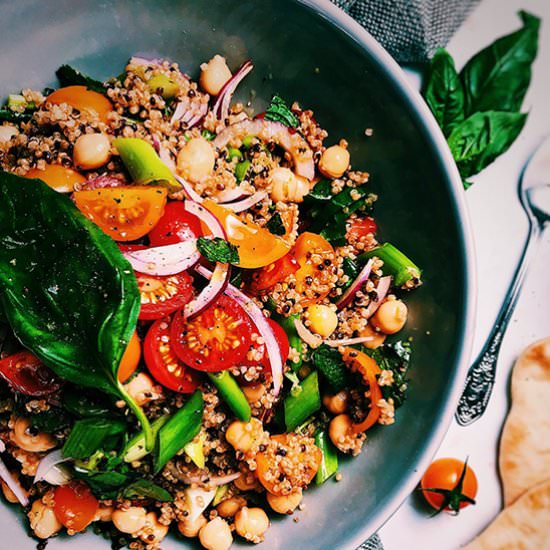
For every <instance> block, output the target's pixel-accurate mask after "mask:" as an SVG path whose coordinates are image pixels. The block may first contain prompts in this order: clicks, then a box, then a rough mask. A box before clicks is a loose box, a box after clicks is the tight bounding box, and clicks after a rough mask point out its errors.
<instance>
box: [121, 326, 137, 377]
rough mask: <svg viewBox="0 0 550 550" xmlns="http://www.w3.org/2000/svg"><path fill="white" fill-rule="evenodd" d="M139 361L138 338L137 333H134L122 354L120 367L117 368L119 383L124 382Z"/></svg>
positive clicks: (132, 372)
mask: <svg viewBox="0 0 550 550" xmlns="http://www.w3.org/2000/svg"><path fill="white" fill-rule="evenodd" d="M140 359H141V344H140V342H139V336H138V335H137V332H135V331H134V334H132V337H131V338H130V341H129V342H128V345H127V346H126V349H125V350H124V353H123V354H122V359H121V360H120V365H119V366H118V373H117V374H118V380H119V382H126V380H128V378H130V376H132V374H134V372H135V370H136V369H137V367H138V365H139V360H140Z"/></svg>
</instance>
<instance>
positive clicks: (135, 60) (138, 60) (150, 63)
mask: <svg viewBox="0 0 550 550" xmlns="http://www.w3.org/2000/svg"><path fill="white" fill-rule="evenodd" d="M163 61H164V60H163V59H162V58H160V57H153V58H152V59H147V58H146V57H141V56H136V55H135V56H133V57H131V58H130V62H129V63H128V65H135V66H136V67H158V66H159V65H162V62H163Z"/></svg>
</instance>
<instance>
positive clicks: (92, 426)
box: [63, 418, 126, 459]
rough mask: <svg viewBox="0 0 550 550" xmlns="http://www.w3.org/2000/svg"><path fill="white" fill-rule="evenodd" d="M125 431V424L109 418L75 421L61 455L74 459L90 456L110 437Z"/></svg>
mask: <svg viewBox="0 0 550 550" xmlns="http://www.w3.org/2000/svg"><path fill="white" fill-rule="evenodd" d="M125 431H126V422H124V421H123V420H116V419H111V418H86V419H85V420H77V421H76V422H75V424H74V426H73V429H72V430H71V433H70V434H69V437H68V438H67V441H65V444H64V445H63V455H64V456H68V457H71V458H75V459H84V458H89V457H90V456H92V455H93V454H94V453H95V452H96V451H97V450H99V449H100V448H101V446H102V445H103V442H104V441H105V440H106V439H107V438H108V437H110V436H113V435H119V434H121V433H123V432H125Z"/></svg>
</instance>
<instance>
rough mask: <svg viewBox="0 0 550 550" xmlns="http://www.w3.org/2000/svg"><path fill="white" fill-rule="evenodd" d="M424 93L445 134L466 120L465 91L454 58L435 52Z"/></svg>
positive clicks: (445, 53)
mask: <svg viewBox="0 0 550 550" xmlns="http://www.w3.org/2000/svg"><path fill="white" fill-rule="evenodd" d="M424 83H425V84H424V89H423V92H422V93H423V95H424V98H425V99H426V102H427V103H428V105H429V106H430V109H431V110H432V113H433V114H434V116H435V118H436V120H437V122H438V124H439V126H440V127H441V129H442V130H443V133H444V134H445V136H448V135H449V134H450V133H451V131H452V129H453V128H454V127H455V126H456V125H457V124H458V123H460V122H461V121H463V120H464V91H463V89H462V82H461V81H460V78H459V77H458V73H457V72H456V69H455V64H454V61H453V58H452V57H451V56H450V55H449V53H447V51H446V50H444V49H439V50H437V51H436V52H435V55H434V56H433V58H432V60H431V62H430V64H429V66H428V70H427V73H426V76H425V77H424Z"/></svg>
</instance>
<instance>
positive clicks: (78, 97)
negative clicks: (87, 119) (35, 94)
mask: <svg viewBox="0 0 550 550" xmlns="http://www.w3.org/2000/svg"><path fill="white" fill-rule="evenodd" d="M46 102H47V103H53V104H54V105H61V104H62V103H66V104H67V105H70V106H71V107H73V109H78V110H79V111H94V112H95V113H97V116H98V117H99V120H101V121H102V122H107V116H108V115H109V113H110V112H111V111H112V110H113V105H112V103H111V102H110V101H109V100H108V99H107V98H106V97H105V96H104V95H102V94H100V93H98V92H94V91H92V90H88V88H86V86H67V87H65V88H59V90H55V92H52V93H51V94H50V95H49V96H48V97H47V98H46Z"/></svg>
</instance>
